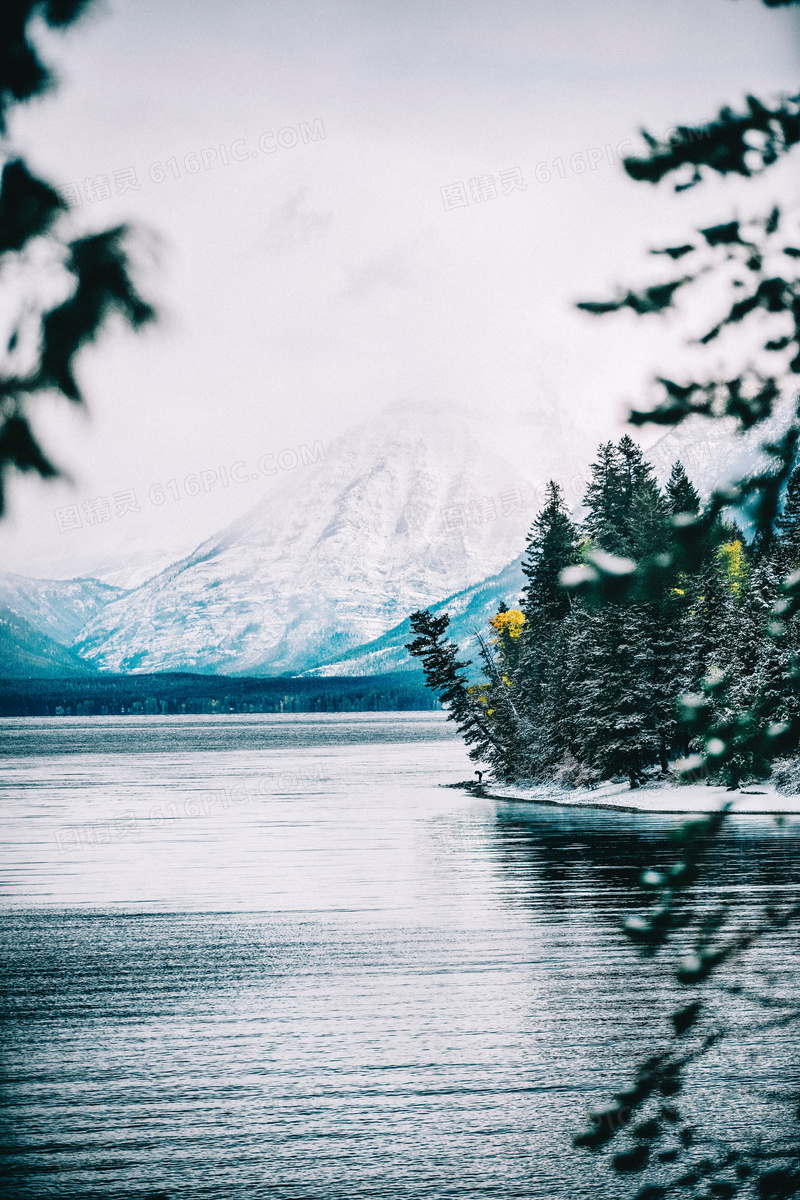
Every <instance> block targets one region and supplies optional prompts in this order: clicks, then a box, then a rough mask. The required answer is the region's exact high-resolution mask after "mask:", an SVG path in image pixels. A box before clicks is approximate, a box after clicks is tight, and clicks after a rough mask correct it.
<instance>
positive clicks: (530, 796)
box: [450, 780, 800, 817]
mask: <svg viewBox="0 0 800 1200" xmlns="http://www.w3.org/2000/svg"><path fill="white" fill-rule="evenodd" d="M450 786H456V787H463V788H464V790H465V791H470V792H472V794H473V795H478V796H482V797H484V798H485V799H487V800H502V801H505V802H506V803H509V804H540V805H545V806H547V807H550V808H565V809H566V808H572V809H594V810H597V809H599V810H604V811H606V812H609V811H610V812H640V813H658V814H663V815H664V816H673V817H685V816H691V815H693V814H696V813H709V812H715V811H717V810H718V809H719V808H720V807H721V806H722V805H723V804H725V803H730V804H731V810H730V811H731V815H732V816H759V817H783V816H790V815H800V796H784V795H782V794H781V793H780V792H778V791H776V789H775V786H774V785H773V784H771V783H762V784H753V785H751V786H750V787H746V788H744V789H742V790H737V791H735V792H730V791H728V789H727V788H725V787H723V786H721V785H714V786H708V785H707V784H686V785H683V786H681V785H674V786H670V785H664V784H662V783H659V784H647V783H645V784H643V785H642V786H641V787H639V788H635V789H631V787H630V785H629V784H627V783H606V784H601V785H600V786H599V787H597V788H593V789H588V788H587V789H582V790H580V791H578V790H575V791H571V790H570V791H568V790H565V789H563V788H559V787H557V786H556V785H555V784H553V785H551V786H549V787H548V785H547V784H540V785H537V786H530V787H526V786H525V785H524V784H500V783H488V784H483V785H482V786H481V785H478V784H475V783H473V782H472V781H471V780H468V781H466V782H465V783H463V784H455V785H450Z"/></svg>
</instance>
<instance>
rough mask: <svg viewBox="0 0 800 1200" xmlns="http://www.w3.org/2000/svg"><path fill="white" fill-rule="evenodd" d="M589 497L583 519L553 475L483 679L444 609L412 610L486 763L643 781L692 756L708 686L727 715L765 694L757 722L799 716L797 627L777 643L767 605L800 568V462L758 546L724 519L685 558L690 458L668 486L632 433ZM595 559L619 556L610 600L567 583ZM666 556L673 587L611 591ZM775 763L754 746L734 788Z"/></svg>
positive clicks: (602, 465) (576, 779) (530, 774)
mask: <svg viewBox="0 0 800 1200" xmlns="http://www.w3.org/2000/svg"><path fill="white" fill-rule="evenodd" d="M584 505H585V509H586V515H585V517H584V519H583V520H582V521H581V522H580V523H577V522H576V521H574V520H573V519H572V518H571V516H570V514H569V512H568V511H567V508H566V506H565V503H564V497H563V495H562V493H561V490H560V488H559V487H558V485H557V484H555V483H551V484H550V485H549V487H548V493H547V501H546V503H545V506H544V508H543V509H542V511H541V512H540V513H539V515H538V517H537V518H536V520H535V521H534V524H533V527H532V529H531V532H530V534H529V537H528V542H527V548H526V554H525V559H524V562H523V571H524V574H525V577H526V581H527V582H526V586H525V588H524V591H523V595H522V597H521V598H520V603H519V608H518V609H507V608H505V607H503V608H501V610H500V611H499V612H498V613H497V615H496V616H495V617H494V618H493V619H492V621H491V622H490V626H491V633H490V635H489V636H488V637H487V638H483V637H481V636H480V635H479V647H480V654H481V657H482V659H483V666H484V671H485V681H484V682H483V683H482V684H480V685H478V686H470V685H469V684H468V682H467V679H466V676H465V673H464V669H463V668H464V664H462V663H459V661H458V659H457V653H456V648H455V647H454V646H453V645H452V644H451V643H448V641H447V638H446V634H447V626H448V620H447V617H446V616H440V617H435V616H433V615H432V614H431V613H430V612H428V611H423V612H419V613H415V614H414V616H413V617H412V627H413V629H414V632H415V633H416V634H417V637H416V639H415V641H413V642H411V643H410V644H409V646H408V649H409V650H410V652H411V654H412V655H415V656H417V657H419V658H420V659H421V660H422V663H423V666H424V668H425V671H426V678H427V682H428V685H429V686H430V687H432V688H434V689H435V690H437V691H438V692H439V694H440V696H441V698H442V699H443V700H444V701H445V703H446V705H447V707H448V708H449V710H450V715H451V717H452V718H453V719H454V720H456V721H457V722H458V725H459V728H460V730H461V732H462V734H463V736H464V737H465V740H466V741H467V743H468V744H469V745H470V747H471V754H472V757H473V758H474V759H475V760H476V761H481V762H486V763H488V764H490V765H491V766H492V767H493V768H494V769H495V771H496V772H497V773H498V775H500V776H501V777H503V778H506V779H509V778H513V779H523V778H527V779H546V780H555V781H557V782H563V783H571V784H578V785H587V784H588V785H591V784H592V783H594V782H597V781H599V780H601V779H609V778H613V777H615V776H627V777H628V779H629V780H630V784H631V786H632V787H636V786H638V785H639V784H640V783H641V782H642V781H643V779H644V777H645V772H647V771H648V769H650V768H656V769H657V770H658V771H659V772H661V773H663V774H664V775H666V774H667V772H668V770H669V766H670V763H671V762H672V761H674V760H675V759H676V758H685V757H686V756H687V755H689V754H690V753H691V751H692V749H693V746H692V744H691V723H690V722H686V721H684V720H681V719H680V718H681V716H686V715H687V712H688V713H690V710H691V706H692V704H693V703H696V702H699V700H698V693H699V692H700V690H701V687H702V684H703V681H704V680H705V681H706V682H708V681H709V680H710V681H714V680H718V681H720V682H719V684H718V686H717V687H716V688H712V692H711V694H712V696H713V705H714V706H715V713H714V716H715V718H716V720H717V721H718V722H720V723H722V724H725V723H726V722H727V724H729V725H731V726H735V725H736V724H737V722H743V721H746V720H747V719H749V718H748V717H747V715H746V714H747V713H748V711H749V710H750V709H751V708H752V706H753V705H754V704H755V702H756V699H757V698H758V699H759V703H760V709H759V713H760V718H761V719H767V720H769V721H771V722H772V723H773V724H774V726H775V727H776V728H777V727H779V726H780V725H781V723H782V722H786V721H788V720H789V719H791V718H793V717H796V716H797V715H798V712H800V695H799V694H798V692H797V690H796V688H795V683H794V676H793V672H792V666H791V663H792V657H793V653H794V652H795V651H796V650H798V649H800V624H798V618H797V617H792V618H791V620H790V621H789V626H788V630H787V632H788V636H784V637H782V638H781V639H780V640H776V639H775V638H774V637H772V636H770V634H771V632H774V629H771V628H770V622H773V623H774V621H775V617H774V614H773V615H770V610H771V609H772V606H773V604H775V603H776V602H777V601H779V599H780V594H781V593H780V590H779V585H780V580H781V579H782V578H783V577H785V576H786V575H787V574H788V573H790V572H791V571H793V570H795V569H796V568H797V566H798V565H800V468H798V469H797V470H795V472H794V474H793V475H792V477H791V479H790V482H789V485H788V488H787V490H786V494H785V497H784V501H783V508H782V512H781V514H780V515H779V517H778V519H777V521H776V522H775V523H774V527H773V529H772V531H771V532H770V534H769V535H767V536H761V537H759V538H758V539H756V541H755V542H754V543H752V544H748V542H747V540H746V539H745V537H744V535H743V533H742V531H741V530H740V528H739V527H738V526H737V524H736V523H735V522H734V521H733V520H732V519H730V518H729V519H723V518H722V517H718V518H717V519H716V520H715V521H714V522H713V523H712V524H711V525H710V526H709V529H708V532H707V533H706V535H705V536H704V538H703V541H702V544H701V546H700V549H699V552H698V553H697V554H696V555H695V558H694V561H693V562H692V563H691V564H689V565H687V564H686V562H685V561H684V562H681V560H680V559H679V557H677V556H675V555H673V554H672V549H673V547H674V537H675V533H676V530H680V528H681V527H682V526H686V525H688V524H691V523H692V522H694V521H695V519H696V515H697V513H698V511H699V508H700V499H699V496H698V492H697V491H696V489H695V488H694V486H693V484H692V482H691V480H690V479H689V477H688V475H687V473H686V471H685V469H684V468H683V466H682V465H681V463H680V462H676V463H675V464H674V466H673V468H672V473H671V475H670V478H669V481H668V482H667V484H666V486H665V487H664V488H663V489H662V488H660V487H659V485H658V483H657V481H656V478H655V473H654V471H653V468H652V467H651V465H650V464H649V463H648V462H647V461H646V460H645V459H644V457H643V455H642V452H641V450H640V448H639V447H638V445H637V444H636V443H635V442H634V441H633V439H632V438H630V437H628V436H627V435H626V436H625V437H623V438H622V439H621V441H620V442H619V443H618V444H616V445H614V444H613V443H611V442H609V443H607V444H605V445H603V446H601V447H600V449H599V451H598V454H597V459H596V461H595V463H594V465H593V467H592V472H591V480H590V483H589V486H588V488H587V491H586V495H585V498H584ZM590 554H591V555H592V557H593V560H594V562H596V563H597V562H600V563H601V564H602V563H603V562H604V561H605V562H606V565H607V570H608V574H607V576H606V579H607V585H606V592H607V594H606V596H605V598H604V599H605V602H604V603H596V602H595V603H593V602H592V598H591V597H588V596H587V597H584V596H580V595H577V594H576V593H575V592H573V591H570V590H568V589H566V588H565V587H564V586H563V582H564V580H565V579H566V580H567V581H569V577H570V572H571V571H574V570H575V568H576V567H580V564H581V563H583V562H585V561H586V559H587V556H589V555H590ZM659 554H660V555H662V556H663V559H662V562H663V566H664V569H665V570H666V572H667V579H666V586H664V587H663V588H661V589H660V590H659V592H658V593H657V594H656V595H652V594H648V593H646V592H645V591H644V590H642V591H641V592H640V593H639V594H636V593H635V592H634V594H633V596H631V593H630V588H629V587H625V588H624V589H623V588H622V587H620V588H619V594H617V595H615V588H614V572H615V571H617V572H619V575H620V581H621V580H622V578H623V577H626V583H627V582H628V580H627V567H628V566H630V567H631V568H632V566H633V563H632V562H631V563H628V560H634V561H639V560H642V559H644V558H647V557H648V556H652V555H659ZM605 555H607V556H609V557H608V558H607V559H606V560H604V558H603V556H605ZM598 556H599V557H598ZM611 556H613V557H611ZM679 562H680V567H679V566H678V565H677V564H678V563H679ZM671 564H673V565H672V566H671ZM623 592H624V595H623ZM723 673H724V675H723ZM723 679H724V682H722V681H723ZM707 695H708V693H706V696H707ZM707 702H708V701H707V699H706V700H705V701H704V703H707ZM711 750H712V751H713V747H711ZM767 772H768V767H767V765H766V762H759V761H757V755H754V754H753V753H750V754H749V755H745V756H740V757H739V758H738V759H734V760H733V761H730V760H729V761H726V763H725V767H724V770H723V773H722V777H723V778H724V779H725V781H726V782H729V783H738V782H739V781H740V780H741V779H742V778H747V777H760V776H763V775H764V774H766V773H767Z"/></svg>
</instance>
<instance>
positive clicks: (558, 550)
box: [522, 479, 579, 630]
mask: <svg viewBox="0 0 800 1200" xmlns="http://www.w3.org/2000/svg"><path fill="white" fill-rule="evenodd" d="M578 542H579V538H578V531H577V529H576V528H575V526H574V524H573V522H572V520H571V518H570V515H569V513H568V512H567V508H566V505H565V503H564V494H563V492H562V490H561V488H560V486H559V485H558V484H557V483H554V482H553V480H552V479H551V480H550V482H549V483H548V484H547V489H546V499H545V504H544V507H543V509H542V511H541V512H540V513H539V515H538V516H537V517H536V519H535V521H534V522H533V527H532V528H531V531H530V533H529V534H528V538H527V542H526V546H525V557H524V558H523V560H522V573H523V575H524V576H525V578H526V579H527V581H528V582H527V584H526V586H525V589H524V591H523V595H522V611H523V613H524V614H525V617H526V620H527V621H528V623H529V625H530V626H531V627H532V629H534V630H535V629H536V628H537V627H538V626H539V625H540V624H541V623H542V622H551V621H561V620H563V618H564V617H565V616H566V615H567V613H568V612H569V608H570V596H569V593H568V592H567V591H565V589H564V588H563V587H562V586H561V583H560V576H561V572H562V571H563V570H564V568H565V567H569V566H571V565H572V564H573V563H574V562H577V559H578Z"/></svg>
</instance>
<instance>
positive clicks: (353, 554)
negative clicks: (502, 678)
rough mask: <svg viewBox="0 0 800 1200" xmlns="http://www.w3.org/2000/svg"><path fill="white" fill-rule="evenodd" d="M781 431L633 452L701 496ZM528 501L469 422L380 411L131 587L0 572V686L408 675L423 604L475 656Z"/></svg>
mask: <svg viewBox="0 0 800 1200" xmlns="http://www.w3.org/2000/svg"><path fill="white" fill-rule="evenodd" d="M785 419H786V418H785V415H781V414H779V415H778V416H777V417H776V418H774V419H773V421H772V422H771V427H770V428H769V429H767V430H759V431H758V432H757V434H753V433H751V434H749V435H747V436H746V437H738V436H737V435H735V434H734V433H732V432H731V430H730V429H729V428H723V427H722V424H721V423H718V422H713V423H710V422H703V421H701V420H699V419H697V420H693V421H689V422H685V423H684V425H683V426H681V427H679V428H678V429H677V430H675V431H672V432H670V433H668V434H666V435H665V436H664V437H663V438H661V439H660V440H659V441H658V442H657V443H656V444H655V445H654V446H653V447H651V448H650V450H649V451H648V453H647V456H648V458H649V459H650V461H652V462H653V464H654V465H655V467H656V470H657V473H658V475H659V477H660V478H661V479H662V481H663V479H664V478H665V477H666V476H667V475H668V474H669V470H670V467H671V465H672V463H673V462H674V461H675V459H676V458H680V459H681V460H682V461H683V462H684V465H685V466H686V468H687V470H688V472H689V475H690V476H691V478H692V479H693V481H694V482H695V485H696V486H697V487H698V489H699V490H700V491H701V493H703V494H704V495H706V494H708V492H709V491H710V490H711V488H712V487H713V486H714V485H715V484H716V483H718V482H720V480H721V479H726V478H730V477H732V476H733V475H735V474H747V473H748V472H749V471H752V470H753V469H754V468H755V467H756V465H757V464H758V462H759V459H760V451H759V446H760V443H761V441H762V440H765V439H767V438H770V437H775V436H776V435H777V434H778V433H779V432H780V428H781V423H782V422H783V421H785ZM537 474H539V478H541V474H540V473H538V472H537ZM541 498H542V493H541V488H539V489H538V490H537V489H536V488H535V487H534V485H533V483H532V482H530V480H528V479H524V478H521V477H520V475H519V473H518V472H517V471H516V470H515V469H514V468H513V467H511V466H510V465H509V463H508V462H507V461H505V460H504V459H503V458H502V457H500V456H499V455H497V454H495V453H494V452H492V451H491V450H490V449H489V448H488V447H487V445H486V444H485V441H484V440H482V439H481V437H480V432H479V431H476V430H475V428H474V427H471V426H470V423H469V422H468V421H465V420H460V419H455V418H454V417H453V416H452V415H450V414H448V413H446V412H439V413H435V412H434V413H423V412H422V411H421V410H420V409H416V410H415V411H414V412H413V414H406V413H404V412H403V411H402V410H398V409H395V410H394V411H390V412H388V413H384V414H382V415H381V416H379V417H377V418H376V419H374V420H373V421H371V422H369V423H367V424H364V425H361V426H358V427H356V428H353V429H351V430H348V431H347V432H346V433H345V434H344V435H343V436H342V437H340V438H339V439H338V440H337V441H336V442H334V443H332V444H331V445H330V447H329V448H328V452H327V455H326V460H325V461H324V462H318V463H316V464H314V465H312V466H307V467H305V468H303V470H298V471H297V472H296V473H295V474H293V475H292V476H291V477H290V479H289V481H288V482H287V483H286V484H285V486H284V487H283V488H282V489H281V490H280V491H277V492H275V493H274V494H271V495H270V496H268V497H267V498H265V499H264V500H262V501H261V502H260V503H259V504H258V505H257V506H256V507H255V508H254V509H252V510H251V511H250V512H249V513H248V514H246V515H245V516H244V517H243V518H242V519H240V520H239V521H237V522H235V523H234V524H232V525H230V526H229V527H228V528H226V529H224V530H223V531H222V532H221V533H219V534H217V535H215V536H214V537H212V538H210V539H208V540H207V541H206V542H204V543H203V544H202V545H200V546H199V547H198V548H197V549H196V550H195V551H194V553H192V554H190V555H188V556H187V557H186V558H184V559H182V560H180V561H178V562H175V563H171V564H170V565H169V566H167V567H166V569H162V570H159V571H158V573H157V574H155V575H153V576H152V577H151V578H143V579H142V580H141V582H139V581H138V580H137V584H138V586H134V587H130V586H129V587H128V588H127V589H125V590H124V589H123V588H121V587H119V586H114V585H113V584H112V583H110V582H102V581H99V580H97V579H73V580H37V579H25V578H22V577H20V576H14V575H5V576H0V674H2V675H5V676H6V677H9V676H17V677H19V676H26V675H47V674H51V675H62V674H63V675H72V674H75V673H81V672H87V673H95V672H98V671H99V672H109V671H110V672H116V673H142V672H163V671H190V672H196V673H201V674H225V675H250V676H259V675H261V676H271V675H282V674H291V675H304V674H309V675H321V676H332V675H362V674H376V673H380V672H386V671H396V670H409V669H413V666H412V663H411V662H410V660H409V658H408V654H407V652H406V651H405V649H404V645H405V643H406V642H407V641H408V640H409V638H410V636H411V631H410V627H409V622H408V617H409V614H410V613H411V612H413V611H414V610H415V609H418V608H423V607H433V608H434V609H435V610H436V611H439V612H443V611H447V612H449V613H450V615H451V618H452V634H453V636H454V637H455V638H456V640H457V641H458V643H459V646H460V648H461V650H462V653H463V654H464V655H465V656H467V657H473V658H474V657H475V653H474V630H475V629H481V628H485V625H486V621H487V620H488V618H489V617H490V616H491V615H492V614H493V613H494V612H496V610H497V607H498V605H499V603H500V601H501V600H504V601H506V602H507V603H509V604H512V605H513V604H516V603H517V601H518V598H519V594H520V591H521V588H522V584H523V576H522V572H521V558H522V556H521V553H520V552H521V550H522V549H523V548H524V545H525V537H526V533H527V531H528V529H529V528H530V525H531V522H532V520H533V518H534V516H535V515H536V512H537V511H538V509H539V508H540V507H541ZM143 574H146V572H143Z"/></svg>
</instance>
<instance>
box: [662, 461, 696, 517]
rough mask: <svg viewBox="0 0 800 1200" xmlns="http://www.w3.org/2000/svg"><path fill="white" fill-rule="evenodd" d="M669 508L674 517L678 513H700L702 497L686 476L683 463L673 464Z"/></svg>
mask: <svg viewBox="0 0 800 1200" xmlns="http://www.w3.org/2000/svg"><path fill="white" fill-rule="evenodd" d="M664 490H665V492H666V498H667V506H668V508H669V511H670V513H672V515H673V516H674V515H675V514H677V513H697V512H699V511H700V495H699V493H698V492H697V489H696V488H695V487H694V484H693V483H692V481H691V480H690V478H689V476H688V475H687V474H686V469H685V467H684V465H683V463H682V462H680V461H678V462H675V463H673V464H672V471H671V473H670V477H669V479H668V480H667V486H666V488H665V489H664Z"/></svg>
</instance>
